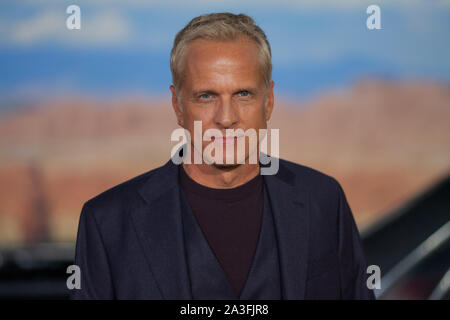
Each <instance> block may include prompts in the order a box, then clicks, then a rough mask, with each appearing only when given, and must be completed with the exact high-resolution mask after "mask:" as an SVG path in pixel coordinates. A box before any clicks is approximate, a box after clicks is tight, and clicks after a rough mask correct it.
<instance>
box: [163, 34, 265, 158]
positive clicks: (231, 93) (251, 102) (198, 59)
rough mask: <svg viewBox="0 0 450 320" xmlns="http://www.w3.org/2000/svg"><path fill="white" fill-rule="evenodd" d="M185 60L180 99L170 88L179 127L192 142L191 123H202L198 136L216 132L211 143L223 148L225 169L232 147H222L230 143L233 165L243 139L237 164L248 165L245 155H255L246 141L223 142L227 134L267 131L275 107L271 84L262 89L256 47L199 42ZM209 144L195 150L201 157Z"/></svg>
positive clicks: (246, 42)
mask: <svg viewBox="0 0 450 320" xmlns="http://www.w3.org/2000/svg"><path fill="white" fill-rule="evenodd" d="M184 59H185V60H184V73H183V81H182V84H181V88H180V89H181V90H180V92H179V96H178V100H177V97H176V94H175V88H174V87H173V86H171V88H170V89H171V91H172V104H173V107H174V110H175V113H176V115H177V119H178V123H179V125H181V126H182V127H183V128H185V129H187V130H188V131H189V133H190V134H191V137H192V143H193V140H194V139H193V137H194V121H202V137H203V134H204V132H205V131H206V130H208V129H218V130H220V132H221V133H222V136H223V139H214V138H213V139H214V140H213V142H212V143H215V144H216V146H217V147H220V148H222V150H223V163H224V164H225V163H226V162H227V161H228V162H229V161H230V160H229V159H230V152H228V153H227V151H230V149H231V148H226V144H227V143H228V144H229V143H232V142H233V143H234V152H233V153H234V161H233V163H236V162H237V161H238V159H239V157H238V156H237V154H238V150H237V142H238V140H239V139H244V142H245V145H246V147H245V153H244V154H241V155H240V156H241V158H240V160H241V161H242V157H244V158H245V161H247V162H248V157H249V154H250V153H252V152H255V149H254V148H252V146H249V139H248V138H247V139H246V138H244V137H237V138H231V139H230V138H227V132H226V129H234V130H236V129H243V130H244V131H246V130H247V129H250V128H253V129H255V130H256V133H258V132H259V131H258V130H259V129H265V128H267V121H268V120H269V118H270V115H271V112H272V108H273V82H271V84H270V86H269V88H267V87H266V86H265V84H264V80H263V77H262V74H261V65H260V62H259V61H260V59H259V55H258V49H257V46H256V44H255V43H254V42H253V41H251V40H249V39H247V38H240V39H238V40H235V41H223V42H222V41H211V40H203V39H198V40H195V41H193V42H192V43H191V44H190V45H189V47H188V49H187V52H186V54H185V56H184ZM228 137H229V136H228ZM210 143H211V142H209V141H203V139H202V150H196V151H197V152H202V154H203V150H204V149H205V147H206V146H207V145H208V144H210ZM227 157H228V160H226V158H227ZM232 160H233V159H232ZM215 165H216V166H219V165H217V164H215Z"/></svg>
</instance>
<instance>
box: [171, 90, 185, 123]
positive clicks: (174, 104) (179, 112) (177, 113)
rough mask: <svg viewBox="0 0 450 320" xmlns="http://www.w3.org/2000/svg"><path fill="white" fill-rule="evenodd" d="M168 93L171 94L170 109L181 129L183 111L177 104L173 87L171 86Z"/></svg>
mask: <svg viewBox="0 0 450 320" xmlns="http://www.w3.org/2000/svg"><path fill="white" fill-rule="evenodd" d="M169 88H170V91H171V92H172V107H173V110H174V111H175V116H176V117H177V122H178V125H180V126H181V127H183V109H182V108H181V105H180V104H179V103H178V98H177V94H176V92H175V87H174V86H173V85H171V86H170V87H169Z"/></svg>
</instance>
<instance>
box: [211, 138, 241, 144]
mask: <svg viewBox="0 0 450 320" xmlns="http://www.w3.org/2000/svg"><path fill="white" fill-rule="evenodd" d="M240 138H242V136H231V137H221V138H216V137H211V141H213V142H214V141H217V142H218V143H222V144H229V143H236V142H237V140H238V139H240Z"/></svg>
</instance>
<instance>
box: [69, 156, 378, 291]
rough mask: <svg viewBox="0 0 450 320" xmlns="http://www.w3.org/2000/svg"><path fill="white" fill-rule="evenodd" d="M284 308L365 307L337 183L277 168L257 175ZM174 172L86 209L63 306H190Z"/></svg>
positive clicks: (358, 258)
mask: <svg viewBox="0 0 450 320" xmlns="http://www.w3.org/2000/svg"><path fill="white" fill-rule="evenodd" d="M264 181H265V185H266V186H267V189H268V192H269V195H270V199H271V204H272V212H273V216H274V222H275V230H276V234H277V241H278V247H279V249H278V251H279V260H280V261H279V264H280V279H281V289H282V296H283V297H284V298H285V299H373V298H374V295H373V292H372V291H371V290H369V289H368V288H367V286H366V279H367V274H366V267H367V266H366V262H365V257H364V253H363V250H362V247H361V240H360V237H359V234H358V230H357V228H356V225H355V222H354V219H353V216H352V213H351V210H350V208H349V205H348V203H347V201H346V197H345V195H344V192H343V190H342V188H341V186H340V185H339V183H338V182H337V181H336V180H335V179H334V178H332V177H330V176H328V175H325V174H323V173H321V172H319V171H316V170H314V169H311V168H308V167H306V166H302V165H298V164H294V163H292V162H288V161H285V160H281V159H280V163H279V171H278V173H277V174H276V175H273V176H270V175H266V176H264ZM178 192H179V184H178V168H177V165H176V164H174V163H173V162H172V161H171V160H169V161H168V162H167V163H166V164H165V165H164V166H162V167H160V168H157V169H154V170H152V171H149V172H147V173H144V174H142V175H140V176H138V177H135V178H133V179H131V180H128V181H126V182H124V183H122V184H120V185H118V186H116V187H113V188H111V189H109V190H107V191H105V192H103V193H102V194H100V195H98V196H96V197H95V198H93V199H91V200H89V201H87V202H86V203H85V204H84V206H83V209H82V211H81V216H80V222H79V229H78V235H77V243H76V254H75V264H76V265H78V266H79V267H80V269H81V289H72V290H71V292H70V297H71V298H72V299H192V295H191V291H190V287H189V286H190V284H189V275H188V272H187V266H186V259H185V249H184V245H183V236H182V225H181V221H180V220H181V219H180V200H179V199H180V198H179V196H178V195H179V193H178Z"/></svg>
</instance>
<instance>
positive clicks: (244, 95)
mask: <svg viewBox="0 0 450 320" xmlns="http://www.w3.org/2000/svg"><path fill="white" fill-rule="evenodd" d="M239 95H240V96H241V97H248V96H249V95H250V92H248V91H247V90H243V91H241V92H239Z"/></svg>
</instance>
